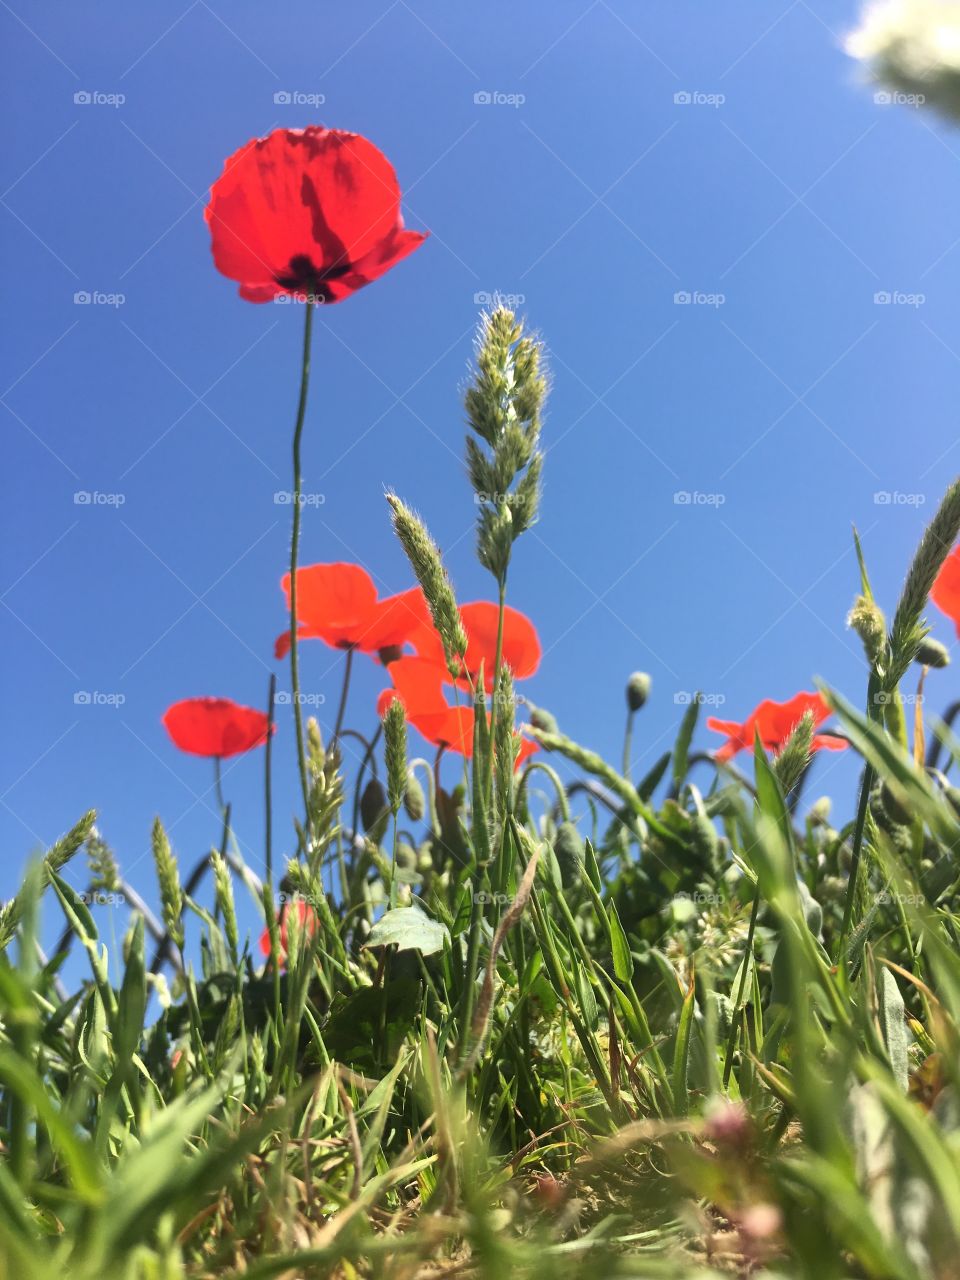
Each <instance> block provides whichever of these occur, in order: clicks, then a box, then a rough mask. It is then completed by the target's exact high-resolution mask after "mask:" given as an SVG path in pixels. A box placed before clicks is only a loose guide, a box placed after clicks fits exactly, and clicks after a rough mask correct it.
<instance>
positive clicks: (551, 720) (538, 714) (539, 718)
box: [530, 706, 560, 733]
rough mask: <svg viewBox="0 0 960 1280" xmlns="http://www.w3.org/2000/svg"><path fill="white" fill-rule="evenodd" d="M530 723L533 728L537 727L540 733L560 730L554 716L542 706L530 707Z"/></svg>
mask: <svg viewBox="0 0 960 1280" xmlns="http://www.w3.org/2000/svg"><path fill="white" fill-rule="evenodd" d="M530 723H531V724H532V725H533V727H534V728H535V729H539V730H540V732H541V733H559V732H560V726H559V725H558V724H557V718H556V716H554V715H553V714H552V712H550V711H547V710H545V708H543V707H534V706H531V707H530Z"/></svg>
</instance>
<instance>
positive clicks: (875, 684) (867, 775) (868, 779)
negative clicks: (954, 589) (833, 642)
mask: <svg viewBox="0 0 960 1280" xmlns="http://www.w3.org/2000/svg"><path fill="white" fill-rule="evenodd" d="M879 689H880V678H879V676H878V675H877V673H876V672H875V671H871V673H870V679H869V680H868V681H867V715H868V716H869V717H870V719H872V720H874V721H876V720H878V716H877V713H876V706H877V698H876V695H877V693H878V692H879ZM879 722H880V723H881V724H882V723H883V719H882V715H881V716H880V717H879ZM873 779H874V772H873V766H872V765H871V764H870V763H869V762H868V761H864V765H863V780H862V781H861V783H860V800H859V803H858V804H857V821H856V825H855V827H854V830H853V853H852V857H851V859H850V876H849V879H848V880H847V897H846V901H845V902H844V904H843V922H842V924H841V925H840V937H839V939H838V941H837V951H836V955H835V956H834V961H835V963H836V964H838V965H839V964H841V962H842V960H843V952H844V949H845V947H846V945H847V933H848V932H849V929H850V922H851V919H852V918H853V904H854V902H855V901H856V897H857V880H858V878H859V872H860V856H861V854H862V852H863V833H864V829H865V827H866V823H867V807H868V805H869V803H870V789H871V787H872V786H873ZM841 976H842V978H843V980H846V966H845V965H844V966H843V969H842V973H841Z"/></svg>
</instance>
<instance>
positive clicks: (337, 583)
mask: <svg viewBox="0 0 960 1280" xmlns="http://www.w3.org/2000/svg"><path fill="white" fill-rule="evenodd" d="M280 586H281V588H282V589H283V593H284V595H285V596H286V597H287V608H288V609H289V607H290V575H289V573H285V574H284V575H283V578H282V579H281V581H280ZM297 618H298V621H299V626H298V627H297V639H298V640H322V641H323V642H324V643H325V644H328V645H330V646H331V648H334V649H360V650H361V652H363V653H381V654H382V653H383V651H384V650H387V651H389V650H391V649H400V648H402V647H403V645H404V644H406V642H407V641H408V640H412V638H413V636H414V635H415V634H417V633H418V632H419V631H420V629H421V628H423V627H424V626H426V625H427V622H428V620H429V618H430V612H429V610H428V609H427V602H426V600H425V599H424V598H423V592H422V591H421V590H420V588H419V587H414V588H413V589H412V590H410V591H401V592H400V594H399V595H395V596H388V597H387V598H386V599H385V600H378V599H377V589H376V587H375V586H374V585H373V579H372V578H371V577H370V575H369V573H367V571H366V569H362V568H361V567H360V565H358V564H311V565H306V566H305V567H304V568H303V569H298V570H297ZM289 649H290V632H289V631H284V632H283V633H282V634H281V635H279V636H277V640H276V644H275V645H274V654H275V655H276V656H277V657H278V658H282V657H284V656H285V655H286V654H287V653H288V652H289Z"/></svg>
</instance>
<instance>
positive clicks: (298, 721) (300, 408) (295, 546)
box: [290, 301, 313, 840]
mask: <svg viewBox="0 0 960 1280" xmlns="http://www.w3.org/2000/svg"><path fill="white" fill-rule="evenodd" d="M304 305H305V307H306V317H305V320H304V325H303V358H302V362H301V366H300V400H299V403H298V405H297V422H296V426H295V427H294V429H293V533H292V536H291V539H290V683H291V685H292V688H293V719H294V727H295V731H296V735H297V764H298V766H299V769H300V786H301V789H302V791H303V808H304V817H305V823H306V825H305V828H304V829H305V831H306V833H307V838H308V840H309V836H310V784H309V782H308V780H307V753H306V748H305V746H304V741H303V712H302V711H301V709H300V655H299V651H298V646H297V556H298V554H299V550H300V489H301V484H302V476H301V471H300V442H301V440H302V438H303V420H304V417H305V415H306V410H307V390H308V388H309V385H310V339H311V336H312V333H313V303H312V302H310V301H307V302H306V303H305V304H304Z"/></svg>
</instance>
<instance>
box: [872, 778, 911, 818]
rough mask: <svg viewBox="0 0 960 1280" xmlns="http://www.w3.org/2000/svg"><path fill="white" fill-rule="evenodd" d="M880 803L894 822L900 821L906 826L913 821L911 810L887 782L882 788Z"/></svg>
mask: <svg viewBox="0 0 960 1280" xmlns="http://www.w3.org/2000/svg"><path fill="white" fill-rule="evenodd" d="M880 803H881V804H882V805H883V808H884V811H885V812H886V814H887V816H888V817H889V818H890V820H891V821H892V822H898V823H900V824H901V826H906V825H907V824H908V823H909V822H910V821H912V815H911V813H910V811H909V810H908V809H905V808H904V807H903V805H902V804H901V803H900V801H899V800H898V799H897V797H896V796H895V795H894V794H893V791H892V790H891V789H890V787H888V786H887V784H886V783H885V782H884V783H883V785H882V786H881V788H880Z"/></svg>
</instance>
